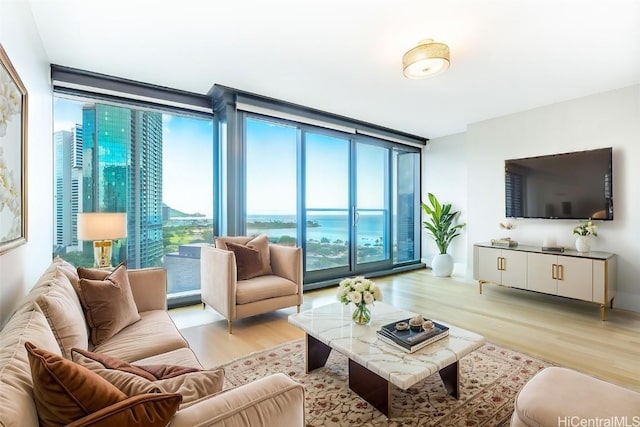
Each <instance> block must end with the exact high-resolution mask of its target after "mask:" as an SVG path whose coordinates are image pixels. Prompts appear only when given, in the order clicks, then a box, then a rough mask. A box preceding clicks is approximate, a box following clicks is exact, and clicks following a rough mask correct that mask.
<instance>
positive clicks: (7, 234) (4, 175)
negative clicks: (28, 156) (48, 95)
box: [0, 66, 22, 241]
mask: <svg viewBox="0 0 640 427" xmlns="http://www.w3.org/2000/svg"><path fill="white" fill-rule="evenodd" d="M21 102H22V95H21V94H20V91H19V90H18V87H17V86H16V85H15V83H13V81H12V80H11V77H10V76H9V74H8V73H7V72H6V71H5V69H4V68H3V67H1V66H0V214H2V213H3V212H6V211H7V210H8V211H9V213H10V219H9V221H8V222H9V224H6V223H5V224H4V226H3V229H4V230H0V234H2V235H0V240H2V241H8V240H12V239H15V238H16V237H19V236H20V226H21V217H20V211H21V209H22V208H21V206H20V193H19V186H18V184H19V181H17V180H16V178H15V175H14V171H13V170H12V169H11V168H10V167H9V165H8V164H7V160H6V157H5V156H4V153H3V149H2V144H3V143H4V142H5V141H3V139H4V138H3V137H4V136H5V135H6V134H7V126H8V124H9V122H10V121H11V118H12V116H14V115H17V114H19V113H20V107H21ZM5 208H6V210H5ZM7 225H8V227H7Z"/></svg>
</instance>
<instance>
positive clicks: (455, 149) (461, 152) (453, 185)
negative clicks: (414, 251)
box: [422, 133, 468, 275]
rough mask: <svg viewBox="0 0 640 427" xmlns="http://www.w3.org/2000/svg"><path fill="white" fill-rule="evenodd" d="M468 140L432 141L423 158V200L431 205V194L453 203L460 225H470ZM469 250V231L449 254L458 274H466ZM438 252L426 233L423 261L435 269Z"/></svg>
mask: <svg viewBox="0 0 640 427" xmlns="http://www.w3.org/2000/svg"><path fill="white" fill-rule="evenodd" d="M466 141H467V134H466V133H459V134H455V135H450V136H447V137H443V138H438V139H437V140H434V142H431V141H429V143H428V145H427V147H426V148H425V149H424V151H423V155H422V201H424V202H425V203H427V204H428V198H427V195H428V193H433V194H434V195H435V196H436V197H437V198H438V201H439V202H440V203H443V204H444V203H451V208H452V209H453V210H456V211H460V217H459V218H458V222H459V223H467V222H468V210H467V145H466ZM422 219H423V220H424V213H423V218H422ZM423 231H424V227H423ZM466 247H467V233H466V232H463V233H462V234H461V235H460V236H459V237H456V238H455V239H454V240H453V242H452V244H451V246H449V254H451V255H452V256H453V260H454V263H455V265H454V270H453V274H455V275H458V274H465V273H466V264H467V252H466ZM437 253H438V247H437V246H436V244H435V243H434V241H433V239H432V238H430V237H429V236H427V234H426V233H424V232H423V233H422V261H423V262H424V263H426V264H427V265H428V266H431V259H432V257H433V255H436V254H437Z"/></svg>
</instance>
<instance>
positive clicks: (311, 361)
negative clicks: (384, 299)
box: [306, 334, 460, 417]
mask: <svg viewBox="0 0 640 427" xmlns="http://www.w3.org/2000/svg"><path fill="white" fill-rule="evenodd" d="M306 344H307V346H306V347H307V348H306V365H307V366H306V371H307V373H309V372H311V371H313V370H315V369H318V368H321V367H323V366H324V365H325V364H326V363H327V359H328V358H329V353H331V347H329V346H328V345H326V344H325V343H323V342H322V341H319V340H317V339H316V338H314V337H312V336H311V335H309V334H306ZM439 373H440V378H442V382H443V384H444V387H445V389H446V390H447V393H449V394H450V395H451V396H453V397H454V398H456V399H458V398H459V397H460V375H459V374H460V372H459V365H458V361H455V362H454V363H452V364H451V365H449V366H445V367H444V368H442V369H440V372H439ZM391 387H392V384H391V383H389V381H387V380H386V379H384V378H382V377H381V376H380V375H378V374H375V373H373V372H371V371H370V370H368V369H367V368H365V367H364V366H362V365H360V364H359V363H357V362H354V361H353V360H351V359H349V388H350V389H351V390H353V391H354V392H356V393H357V394H358V395H359V396H360V397H362V398H363V399H364V400H366V401H367V402H368V403H369V404H370V405H371V406H373V407H374V408H376V409H377V410H378V411H380V412H382V413H383V414H384V415H386V416H387V417H391Z"/></svg>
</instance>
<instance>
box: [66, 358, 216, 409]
mask: <svg viewBox="0 0 640 427" xmlns="http://www.w3.org/2000/svg"><path fill="white" fill-rule="evenodd" d="M72 354H73V360H74V361H75V362H77V363H78V364H80V365H82V366H84V367H86V368H88V369H90V370H91V371H93V372H95V373H96V374H98V375H100V376H101V377H102V378H104V379H106V380H107V381H109V382H110V383H111V384H113V385H114V386H116V387H117V388H118V389H120V391H122V392H123V393H125V394H126V395H128V396H132V395H136V394H140V393H163V392H167V393H178V394H180V395H181V396H182V402H183V403H184V404H187V403H191V402H194V401H196V400H198V399H201V398H203V397H207V396H211V395H213V394H215V393H218V392H220V391H221V390H222V386H223V384H224V370H223V369H214V370H204V371H201V370H199V369H195V368H189V367H184V366H171V365H146V366H145V365H137V366H136V365H129V364H127V363H126V362H122V361H118V360H117V359H115V358H111V357H109V356H104V355H97V353H92V352H88V351H84V350H76V349H74V350H73V351H72ZM101 360H103V361H105V360H106V362H107V364H108V365H111V366H114V365H118V366H124V365H129V366H130V367H134V368H140V369H142V368H144V369H149V370H150V371H152V372H154V375H152V376H151V378H153V379H151V378H146V377H143V376H140V375H137V374H136V373H133V372H132V371H131V370H121V369H120V368H108V367H107V366H106V365H104V364H103V363H102V362H101ZM158 367H164V368H158ZM145 372H146V371H145ZM161 372H162V373H164V374H165V376H164V377H161V376H160V375H159V374H160V373H161ZM147 374H149V373H148V372H147ZM156 378H157V379H156Z"/></svg>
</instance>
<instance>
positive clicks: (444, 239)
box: [420, 193, 465, 277]
mask: <svg viewBox="0 0 640 427" xmlns="http://www.w3.org/2000/svg"><path fill="white" fill-rule="evenodd" d="M428 199H429V204H426V203H424V202H421V203H420V204H421V205H422V210H423V211H424V213H425V216H427V219H426V220H425V221H423V224H424V227H425V228H426V229H427V231H428V232H429V236H430V237H431V238H433V240H434V241H435V242H436V245H437V246H438V250H439V251H440V253H439V254H437V255H435V256H434V257H433V261H432V262H431V269H432V270H433V274H434V276H438V277H448V276H451V273H453V257H452V256H451V255H449V254H448V253H447V250H448V249H449V245H450V244H451V241H452V240H453V239H454V238H456V237H458V236H459V235H460V229H462V228H463V227H464V226H465V224H454V223H455V221H456V219H457V218H458V216H459V215H460V211H452V210H451V204H450V203H449V204H441V203H440V202H439V201H438V199H437V198H436V196H434V195H433V194H431V193H429V194H428Z"/></svg>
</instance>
